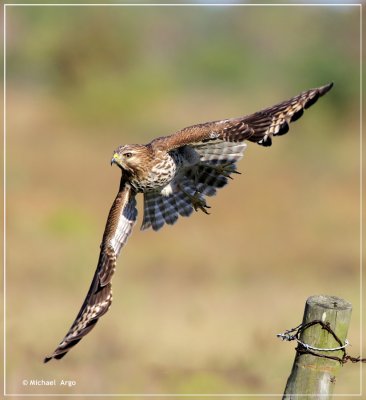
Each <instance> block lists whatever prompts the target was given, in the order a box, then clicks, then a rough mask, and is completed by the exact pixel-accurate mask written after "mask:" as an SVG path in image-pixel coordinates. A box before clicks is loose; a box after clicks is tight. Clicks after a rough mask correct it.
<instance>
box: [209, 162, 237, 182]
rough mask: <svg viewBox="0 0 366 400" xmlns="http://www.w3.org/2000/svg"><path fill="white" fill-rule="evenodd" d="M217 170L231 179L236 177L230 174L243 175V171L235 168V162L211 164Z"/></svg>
mask: <svg viewBox="0 0 366 400" xmlns="http://www.w3.org/2000/svg"><path fill="white" fill-rule="evenodd" d="M211 167H212V168H213V169H214V170H215V171H217V172H218V173H219V174H220V175H223V176H225V178H229V179H234V178H233V177H232V176H230V174H239V175H241V172H239V171H237V170H236V169H235V164H233V163H227V164H222V165H215V166H211Z"/></svg>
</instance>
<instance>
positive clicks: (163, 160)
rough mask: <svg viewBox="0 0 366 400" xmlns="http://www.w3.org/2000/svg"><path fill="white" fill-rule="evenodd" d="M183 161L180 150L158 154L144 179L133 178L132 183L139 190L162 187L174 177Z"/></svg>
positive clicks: (144, 190) (145, 190) (146, 190)
mask: <svg viewBox="0 0 366 400" xmlns="http://www.w3.org/2000/svg"><path fill="white" fill-rule="evenodd" d="M183 163H184V157H183V155H182V154H181V153H180V152H179V151H172V152H170V153H165V152H164V153H163V154H158V155H157V157H156V158H155V159H154V162H153V163H152V166H151V168H150V169H149V170H148V172H147V174H144V175H145V176H144V177H143V178H142V179H141V178H140V179H132V180H131V184H132V186H133V187H134V188H135V189H136V190H137V191H138V192H148V191H153V190H159V189H162V188H164V187H165V186H166V185H168V184H169V183H170V182H171V181H172V180H173V179H174V177H175V175H176V174H177V172H178V170H179V168H180V167H181V166H182V165H183Z"/></svg>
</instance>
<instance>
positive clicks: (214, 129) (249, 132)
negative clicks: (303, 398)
mask: <svg viewBox="0 0 366 400" xmlns="http://www.w3.org/2000/svg"><path fill="white" fill-rule="evenodd" d="M332 86H333V84H332V83H330V84H328V85H325V86H322V87H319V88H316V89H310V90H307V91H305V92H302V93H300V94H299V95H298V96H295V97H293V98H291V99H289V100H286V101H284V102H282V103H279V104H276V105H275V106H273V107H269V108H266V109H264V110H262V111H258V112H256V113H254V114H251V115H248V116H245V117H241V118H232V119H226V120H222V121H214V122H207V123H204V124H198V125H193V126H190V127H188V128H185V129H183V130H181V131H179V132H176V133H174V134H173V135H171V136H166V137H160V138H157V139H155V140H153V141H152V142H151V143H150V145H151V146H152V147H153V148H155V149H157V150H162V151H168V152H169V151H170V152H183V153H184V152H185V151H186V148H187V147H188V148H191V149H193V150H194V151H195V153H196V155H198V157H197V161H196V163H192V164H191V165H189V166H188V167H187V168H185V170H184V172H182V173H181V174H180V175H179V176H178V177H176V179H175V182H174V183H175V184H174V185H171V186H172V188H173V190H171V193H170V194H169V195H162V193H161V192H160V191H155V192H149V193H145V194H144V219H143V223H142V229H147V228H149V227H152V228H153V229H154V230H158V229H160V228H161V227H162V226H163V225H164V224H169V225H172V224H174V223H175V222H176V221H177V219H178V218H179V216H183V217H187V216H189V215H190V214H191V213H192V212H193V210H194V209H196V210H197V209H201V210H203V211H205V212H207V211H206V208H208V206H207V204H206V200H205V196H213V195H214V194H215V193H216V190H217V189H220V188H222V187H223V186H225V185H226V184H227V183H228V178H231V174H233V173H236V172H237V171H236V163H237V162H238V161H239V160H240V159H241V158H242V156H243V153H244V150H245V148H246V144H245V142H244V141H245V140H248V141H251V142H257V143H258V144H260V145H262V146H270V145H271V144H272V136H277V135H283V134H285V133H286V132H287V131H288V130H289V124H290V122H293V121H296V120H297V119H298V118H300V117H301V115H302V114H303V112H304V109H306V108H309V107H310V106H311V105H313V104H314V103H315V102H316V101H317V100H318V98H319V97H321V96H323V95H324V94H325V93H327V92H328V91H329V90H330V89H331V88H332Z"/></svg>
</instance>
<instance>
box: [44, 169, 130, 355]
mask: <svg viewBox="0 0 366 400" xmlns="http://www.w3.org/2000/svg"><path fill="white" fill-rule="evenodd" d="M136 217H137V210H136V200H135V193H134V191H133V190H132V189H131V186H130V185H129V184H128V183H127V182H126V181H125V179H124V177H123V176H122V178H121V183H120V188H119V191H118V194H117V197H116V199H115V200H114V203H113V205H112V208H111V210H110V211H109V215H108V220H107V224H106V227H105V230H104V235H103V240H102V244H101V246H100V247H101V249H100V255H99V261H98V265H97V269H96V271H95V274H94V277H93V281H92V283H91V285H90V289H89V291H88V294H87V295H86V298H85V300H84V303H83V305H82V306H81V309H80V311H79V313H78V315H77V316H76V318H75V321H74V322H73V324H72V325H71V328H70V329H69V331H68V332H67V334H66V336H65V337H64V339H63V340H62V341H61V343H60V344H59V345H58V346H57V348H56V350H55V351H54V352H53V354H52V355H50V356H48V357H46V358H45V359H44V362H45V363H46V362H48V361H50V360H51V359H52V358H55V359H60V358H62V357H63V356H64V355H65V354H66V353H67V352H68V351H69V350H70V349H71V348H72V347H73V346H75V345H76V344H77V343H78V342H79V341H80V340H81V339H82V338H83V336H85V335H86V334H87V333H88V332H89V331H90V330H91V329H93V327H94V326H95V324H96V323H97V321H98V319H99V318H100V317H101V316H102V315H103V314H105V313H106V312H107V311H108V309H109V307H110V305H111V303H112V287H111V279H112V276H113V274H114V271H115V268H116V259H117V257H118V255H119V252H120V250H121V248H122V247H123V245H124V244H125V243H126V241H127V239H128V237H129V236H130V234H131V231H132V228H133V226H134V224H135V221H136Z"/></svg>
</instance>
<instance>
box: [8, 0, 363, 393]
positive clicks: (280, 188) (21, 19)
mask: <svg viewBox="0 0 366 400" xmlns="http://www.w3.org/2000/svg"><path fill="white" fill-rule="evenodd" d="M358 18H359V16H358V9H357V8H355V7H344V8H341V9H335V8H331V7H324V8H311V7H309V8H305V9H301V12H300V9H295V8H284V7H282V8H261V9H259V8H247V7H245V8H240V9H234V8H232V7H226V8H212V7H204V8H195V9H192V8H184V9H178V8H160V9H157V8H133V7H130V8H125V7H118V8H113V9H111V8H103V7H101V8H98V9H93V8H73V9H72V10H71V8H68V7H62V8H59V9H55V8H42V7H40V8H8V14H7V22H8V24H7V28H8V38H7V40H8V53H7V56H8V58H7V63H8V70H7V76H8V85H7V315H6V317H7V390H8V392H9V393H142V394H143V393H281V392H282V391H283V388H284V385H285V382H286V379H287V377H288V374H289V372H290V369H291V366H292V360H293V357H294V350H293V347H294V346H293V345H292V344H289V343H281V342H280V341H279V340H278V339H277V338H276V336H275V335H276V333H278V332H282V331H284V330H285V329H287V328H290V327H293V326H295V325H297V324H298V323H299V322H300V319H301V317H302V312H303V307H304V303H305V300H306V298H307V297H308V296H310V295H314V294H330V295H337V296H340V297H343V298H345V299H347V300H348V301H350V302H351V303H352V304H353V307H354V311H353V317H352V324H351V328H350V332H349V335H348V336H349V339H350V341H351V343H352V348H351V353H352V354H354V355H358V354H359V352H360V351H361V349H360V347H359V343H360V336H359V335H360V304H359V287H360V281H359V280H360V276H359V150H360V149H359V146H360V143H359V103H358V96H359V81H358V62H359V58H358V57H359V55H358V35H359V31H358V29H359V28H358ZM288 21H291V24H289V23H287V22H288ZM294 27H296V29H295V28H294ZM333 80H334V81H335V87H334V89H333V90H332V91H331V92H330V93H329V94H328V95H327V96H326V97H324V98H322V99H321V100H320V101H319V102H318V103H317V104H316V105H315V106H314V107H313V108H311V109H309V110H308V111H307V112H306V113H305V115H304V117H303V118H302V119H301V120H299V121H298V122H296V123H294V124H293V125H292V126H291V129H290V132H289V134H288V135H286V136H284V137H280V138H278V139H277V140H274V144H273V146H272V147H271V148H269V149H267V148H261V147H260V146H257V145H254V144H249V146H248V147H249V148H248V150H247V152H246V154H245V156H244V159H243V160H242V161H241V162H240V164H239V170H240V171H241V172H242V175H240V176H239V175H238V176H235V179H234V181H233V182H230V184H229V185H228V186H227V187H226V188H224V189H223V190H221V191H219V194H218V196H216V197H215V198H212V199H209V204H210V205H211V206H212V209H211V215H210V216H206V215H204V214H203V213H197V214H194V215H193V216H192V217H191V218H189V219H184V218H182V219H180V220H179V221H178V222H177V224H176V225H175V226H174V227H166V228H164V229H163V230H162V231H160V232H159V233H154V232H150V231H146V232H140V231H139V230H138V227H136V228H135V231H134V233H133V235H132V237H131V239H130V240H129V242H128V245H127V246H126V247H125V248H124V249H123V251H122V254H121V256H120V259H119V262H118V269H117V271H116V274H115V278H114V281H113V292H114V302H113V304H112V307H111V309H110V311H109V312H108V314H106V316H104V317H103V318H102V319H101V320H100V321H99V323H98V325H97V326H96V328H95V329H94V330H93V331H92V332H91V333H90V334H89V335H88V336H87V337H86V338H85V339H83V340H82V342H80V344H79V345H78V346H77V347H76V348H74V349H73V350H72V351H71V352H70V354H68V355H67V356H66V357H65V358H64V359H63V360H62V361H60V362H52V363H49V364H47V365H43V364H42V359H43V357H44V356H45V355H46V354H47V353H50V352H51V351H52V350H53V348H54V347H55V346H56V345H57V343H58V342H59V341H60V340H61V339H62V337H63V335H64V334H65V333H66V330H67V329H68V328H69V325H70V324H71V322H72V321H73V318H74V317H75V315H76V313H77V311H78V309H79V307H80V305H81V303H82V301H83V299H84V296H85V294H86V292H87V289H88V287H89V284H90V280H91V277H92V274H93V273H94V268H95V266H96V262H97V257H98V253H99V244H100V241H101V237H102V233H103V228H104V224H105V220H106V217H107V213H108V210H109V207H110V206H111V203H112V201H113V199H114V196H115V193H116V191H117V188H118V183H119V174H120V172H119V171H118V170H117V168H110V166H109V160H110V157H111V155H112V151H113V150H114V149H115V148H116V147H117V146H118V145H120V144H123V143H141V142H142V143H144V142H148V141H150V140H151V139H152V138H154V137H156V136H160V135H165V134H169V133H172V132H174V131H176V130H178V129H180V128H182V127H185V126H188V125H191V124H194V123H198V122H204V121H209V120H214V119H220V118H228V117H234V116H240V115H244V114H247V113H251V112H254V111H257V110H259V109H261V108H263V107H266V106H269V105H271V104H274V103H275V102H277V101H281V100H284V99H286V98H289V97H291V96H292V95H295V94H297V93H298V92H300V91H302V90H304V89H308V88H310V87H315V86H318V85H322V84H325V83H327V82H329V81H333ZM141 219H142V208H141V199H140V203H139V222H141ZM54 378H56V379H61V378H63V379H71V380H76V382H77V385H76V387H73V388H62V387H56V388H48V387H29V386H28V387H24V386H22V380H23V379H54ZM359 382H360V370H359V366H357V365H346V366H345V367H344V368H342V370H341V373H340V376H339V378H338V379H337V383H336V393H357V392H358V391H359Z"/></svg>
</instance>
